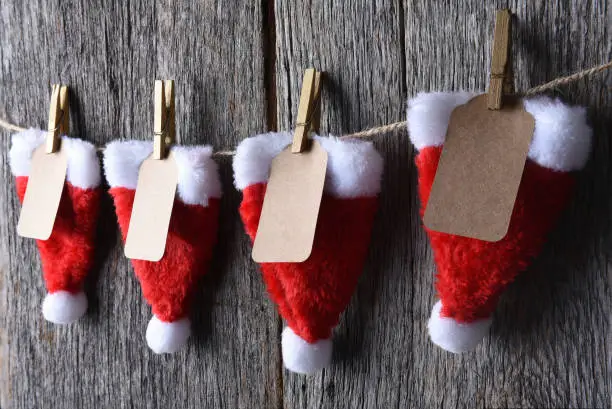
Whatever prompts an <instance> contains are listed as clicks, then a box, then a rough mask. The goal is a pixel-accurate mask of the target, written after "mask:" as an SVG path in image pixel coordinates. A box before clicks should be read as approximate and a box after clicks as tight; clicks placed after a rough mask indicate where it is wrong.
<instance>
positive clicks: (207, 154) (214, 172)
mask: <svg viewBox="0 0 612 409" xmlns="http://www.w3.org/2000/svg"><path fill="white" fill-rule="evenodd" d="M151 153H153V143H152V142H145V141H114V142H111V143H109V144H108V145H106V149H105V150H104V174H105V176H106V180H107V181H108V184H109V185H110V187H125V188H127V189H136V185H137V184H138V171H139V169H140V165H141V164H142V162H143V161H144V160H145V159H146V158H148V157H149V156H150V155H151ZM172 153H173V154H174V157H175V159H176V164H177V167H178V185H177V189H176V192H177V195H178V197H179V198H180V199H181V201H183V202H184V203H186V204H199V205H202V206H208V199H209V198H220V197H221V180H220V179H219V170H218V166H217V163H216V162H215V161H214V160H213V159H212V147H210V146H173V147H172Z"/></svg>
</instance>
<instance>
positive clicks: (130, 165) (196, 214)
mask: <svg viewBox="0 0 612 409" xmlns="http://www.w3.org/2000/svg"><path fill="white" fill-rule="evenodd" d="M152 152H153V144H152V143H150V142H141V141H128V142H119V141H116V142H112V143H110V144H108V145H107V146H106V150H105V152H104V172H105V175H106V180H107V181H108V183H109V185H110V194H111V196H112V197H113V200H114V202H115V208H116V212H117V218H118V220H119V227H120V229H121V235H122V237H123V240H124V241H125V239H126V237H127V232H128V227H129V224H130V217H131V214H132V205H133V203H134V196H135V194H136V185H137V183H138V171H139V169H140V165H141V164H142V162H143V161H144V160H145V159H146V158H147V157H149V156H150V155H151V153H152ZM172 153H173V154H174V157H175V159H176V163H177V167H178V186H177V193H176V199H175V201H174V207H173V209H172V215H171V218H170V226H169V230H168V237H167V241H166V250H165V253H164V256H163V257H162V259H161V260H160V261H157V262H151V261H145V260H132V265H133V266H134V271H135V272H136V276H137V277H138V280H139V281H140V285H141V287H142V292H143V294H144V297H145V298H146V300H147V301H148V303H149V304H150V305H151V307H152V309H153V314H154V315H153V318H152V319H151V321H150V322H149V325H148V327H147V333H146V338H147V343H148V345H149V347H150V348H151V349H152V350H153V351H154V352H155V353H173V352H176V351H177V350H179V349H180V348H181V347H182V346H183V345H185V343H186V342H187V339H188V338H189V335H190V333H191V328H190V326H191V325H190V321H189V318H188V315H189V304H190V301H191V295H192V294H193V290H194V284H195V282H196V281H197V279H198V278H199V277H200V276H202V275H204V274H206V271H207V269H208V264H209V261H210V259H211V258H212V254H213V247H214V245H215V242H216V239H217V227H218V215H219V201H220V198H221V182H220V180H219V173H218V169H217V164H216V163H215V162H214V160H213V159H212V148H211V147H210V146H193V147H184V146H175V147H173V148H172Z"/></svg>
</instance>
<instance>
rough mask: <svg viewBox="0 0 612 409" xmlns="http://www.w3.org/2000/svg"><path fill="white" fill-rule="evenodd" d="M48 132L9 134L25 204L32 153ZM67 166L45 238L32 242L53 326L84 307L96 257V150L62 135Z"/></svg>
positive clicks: (72, 317) (14, 170) (14, 169)
mask: <svg viewBox="0 0 612 409" xmlns="http://www.w3.org/2000/svg"><path fill="white" fill-rule="evenodd" d="M46 135H47V132H46V131H42V130H40V129H28V130H26V131H23V132H20V133H18V134H15V135H13V139H12V146H11V151H10V154H9V156H10V164H11V171H12V173H13V175H14V176H15V184H16V187H17V195H18V196H19V200H20V201H21V202H23V198H24V196H25V192H26V187H27V184H28V177H29V175H30V165H31V161H32V155H33V153H34V151H35V150H36V148H38V147H39V146H40V145H41V144H43V143H44V142H45V137H46ZM61 149H62V151H64V152H65V153H66V157H67V169H66V181H65V184H64V190H63V191H62V196H61V199H60V204H59V208H58V212H57V216H56V218H55V223H54V224H53V230H52V232H51V236H50V237H49V238H48V239H47V240H36V243H37V245H38V249H39V251H40V258H41V260H42V266H43V276H44V279H45V284H46V286H47V291H48V294H47V296H46V297H45V300H44V302H43V306H42V311H43V316H44V317H45V319H46V320H47V321H51V322H53V323H56V324H68V323H71V322H74V321H76V320H77V319H79V318H80V317H81V316H83V314H85V311H86V310H87V297H86V296H85V293H84V292H83V284H84V281H85V277H86V276H87V272H88V271H89V270H90V269H91V266H92V264H93V256H94V238H95V234H96V219H97V217H98V207H99V203H100V190H101V189H100V188H99V186H100V162H99V161H98V157H97V155H96V148H95V146H93V145H92V144H90V143H88V142H85V141H82V140H80V139H74V138H68V137H66V136H64V137H63V138H62V144H61Z"/></svg>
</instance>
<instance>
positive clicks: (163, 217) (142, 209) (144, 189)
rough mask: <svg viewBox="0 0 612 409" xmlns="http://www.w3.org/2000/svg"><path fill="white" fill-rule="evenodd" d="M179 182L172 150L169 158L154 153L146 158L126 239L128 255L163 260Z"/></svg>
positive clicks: (141, 170) (140, 173)
mask: <svg viewBox="0 0 612 409" xmlns="http://www.w3.org/2000/svg"><path fill="white" fill-rule="evenodd" d="M177 183H178V169H177V167H176V161H175V159H174V155H173V154H172V152H170V153H169V154H168V157H167V158H166V159H163V160H159V159H153V158H152V156H151V157H149V158H147V159H145V160H144V162H142V165H140V170H139V171H138V184H137V186H136V196H135V197H134V206H133V207H132V215H131V217H130V226H129V228H128V233H127V238H126V240H125V256H126V257H127V258H133V259H137V260H148V261H159V260H161V258H162V257H163V256H164V252H165V250H166V239H167V237H168V226H170V216H171V215H172V206H173V205H174V196H175V194H176V185H177Z"/></svg>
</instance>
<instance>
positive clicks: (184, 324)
mask: <svg viewBox="0 0 612 409" xmlns="http://www.w3.org/2000/svg"><path fill="white" fill-rule="evenodd" d="M190 334H191V323H190V321H189V319H188V318H182V319H180V320H178V321H174V322H164V321H161V320H160V319H159V318H157V317H156V316H155V315H154V316H153V318H151V320H150V321H149V325H148V326H147V334H146V337H147V345H149V348H151V350H152V351H153V352H155V353H156V354H173V353H175V352H176V351H178V350H179V349H181V348H183V346H185V344H187V339H189V335H190Z"/></svg>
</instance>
